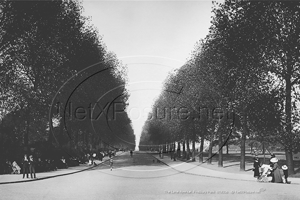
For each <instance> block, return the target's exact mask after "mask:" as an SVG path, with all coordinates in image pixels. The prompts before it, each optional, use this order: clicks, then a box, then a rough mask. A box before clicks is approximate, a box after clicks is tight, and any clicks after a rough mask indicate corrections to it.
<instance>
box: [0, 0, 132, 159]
mask: <svg viewBox="0 0 300 200" xmlns="http://www.w3.org/2000/svg"><path fill="white" fill-rule="evenodd" d="M81 12H82V7H81V5H80V4H79V3H78V2H77V1H31V2H23V1H1V2H0V80H1V81H0V84H1V85H0V88H1V91H0V98H1V105H0V106H1V107H0V111H1V113H0V119H1V124H0V138H1V139H0V141H1V145H0V146H1V148H3V151H2V150H1V152H4V154H3V155H7V154H6V153H5V152H6V151H7V148H10V147H9V146H10V145H11V146H12V147H13V148H14V149H21V148H20V147H30V146H34V144H36V143H37V142H41V141H48V142H49V143H50V144H54V145H55V146H56V147H60V148H67V149H69V150H70V149H73V150H74V149H75V150H76V151H77V150H78V151H84V150H92V149H95V148H99V147H102V148H104V147H109V146H111V147H121V146H124V147H126V146H127V147H130V148H132V147H134V143H135V138H134V135H133V130H132V128H131V125H130V123H131V121H130V119H129V118H128V116H127V114H126V113H125V112H121V111H119V116H118V118H115V119H114V120H112V121H111V122H110V123H111V125H110V126H109V124H108V121H107V119H108V118H107V116H112V115H114V114H115V113H114V112H115V110H113V109H114V104H115V103H114V102H118V103H119V104H120V106H121V107H122V109H123V110H124V108H125V107H126V102H127V99H128V93H127V91H126V89H125V87H124V85H125V84H126V81H127V79H126V68H125V67H124V66H123V65H122V64H121V63H120V62H119V61H118V60H117V58H116V56H115V55H114V54H113V53H111V52H108V51H107V50H106V47H105V45H104V44H103V42H102V41H101V37H99V34H98V32H97V30H96V29H95V28H93V26H91V25H90V24H89V21H88V20H87V18H85V17H83V16H82V15H81ZM107 105H109V106H107ZM72 109H73V110H72ZM99 109H100V111H99ZM82 110H86V112H87V114H86V116H85V117H84V118H83V117H82ZM76 112H77V113H76ZM88 112H89V113H91V112H93V113H94V115H93V116H92V117H94V118H95V115H96V113H97V115H100V114H99V112H102V113H103V114H101V115H100V116H99V117H97V119H96V120H94V118H91V116H90V115H89V114H88ZM104 114H105V115H104ZM74 115H76V116H77V117H72V116H74ZM103 116H106V117H104V118H103ZM116 124H118V126H119V129H112V128H110V127H115V125H116ZM27 149H28V148H27ZM22 150H23V149H21V151H22Z"/></svg>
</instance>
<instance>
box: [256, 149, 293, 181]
mask: <svg viewBox="0 0 300 200" xmlns="http://www.w3.org/2000/svg"><path fill="white" fill-rule="evenodd" d="M278 161H279V160H278V158H276V156H275V154H272V155H271V158H270V163H269V164H268V165H266V164H261V163H260V162H259V159H258V157H257V156H255V158H254V163H253V171H254V177H255V178H257V180H258V181H261V182H273V183H287V184H289V183H291V182H290V181H288V167H287V166H286V165H282V166H280V165H279V164H278Z"/></svg>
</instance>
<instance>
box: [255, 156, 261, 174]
mask: <svg viewBox="0 0 300 200" xmlns="http://www.w3.org/2000/svg"><path fill="white" fill-rule="evenodd" d="M260 167H261V164H260V162H259V159H258V157H257V156H255V158H254V163H253V171H254V177H255V178H257V180H259V175H260V174H259V168H260Z"/></svg>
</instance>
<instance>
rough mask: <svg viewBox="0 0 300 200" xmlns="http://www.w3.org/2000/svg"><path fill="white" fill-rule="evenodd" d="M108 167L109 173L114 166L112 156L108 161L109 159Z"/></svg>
mask: <svg viewBox="0 0 300 200" xmlns="http://www.w3.org/2000/svg"><path fill="white" fill-rule="evenodd" d="M109 165H110V171H112V169H113V165H114V159H113V157H112V156H111V157H110V159H109Z"/></svg>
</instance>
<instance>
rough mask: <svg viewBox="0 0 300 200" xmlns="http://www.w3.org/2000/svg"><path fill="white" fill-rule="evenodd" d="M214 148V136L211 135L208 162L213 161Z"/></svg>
mask: <svg viewBox="0 0 300 200" xmlns="http://www.w3.org/2000/svg"><path fill="white" fill-rule="evenodd" d="M212 149H213V137H212V136H211V138H210V141H209V148H208V158H207V164H211V161H212Z"/></svg>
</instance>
